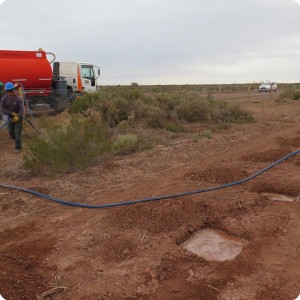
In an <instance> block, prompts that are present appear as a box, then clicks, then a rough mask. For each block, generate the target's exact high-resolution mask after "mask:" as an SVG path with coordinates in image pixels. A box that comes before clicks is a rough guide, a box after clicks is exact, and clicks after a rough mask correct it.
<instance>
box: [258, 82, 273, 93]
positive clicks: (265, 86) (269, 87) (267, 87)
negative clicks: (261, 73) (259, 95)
mask: <svg viewBox="0 0 300 300" xmlns="http://www.w3.org/2000/svg"><path fill="white" fill-rule="evenodd" d="M258 91H259V92H270V91H274V92H276V91H277V83H275V82H265V83H262V84H261V85H260V86H259V88H258Z"/></svg>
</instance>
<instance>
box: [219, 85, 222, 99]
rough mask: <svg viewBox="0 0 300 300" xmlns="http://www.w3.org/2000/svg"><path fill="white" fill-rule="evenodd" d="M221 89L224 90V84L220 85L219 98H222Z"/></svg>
mask: <svg viewBox="0 0 300 300" xmlns="http://www.w3.org/2000/svg"><path fill="white" fill-rule="evenodd" d="M221 90H222V85H221V84H220V85H219V98H221Z"/></svg>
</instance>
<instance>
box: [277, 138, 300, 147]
mask: <svg viewBox="0 0 300 300" xmlns="http://www.w3.org/2000/svg"><path fill="white" fill-rule="evenodd" d="M277 143H278V144H280V145H282V146H285V147H296V148H299V147H300V136H295V137H292V138H282V137H278V138H277Z"/></svg>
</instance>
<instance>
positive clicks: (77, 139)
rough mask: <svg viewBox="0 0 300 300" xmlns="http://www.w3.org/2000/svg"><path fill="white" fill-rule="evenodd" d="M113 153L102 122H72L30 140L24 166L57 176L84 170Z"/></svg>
mask: <svg viewBox="0 0 300 300" xmlns="http://www.w3.org/2000/svg"><path fill="white" fill-rule="evenodd" d="M110 151H111V142H110V138H109V135H108V133H107V130H106V128H105V127H103V125H102V124H101V123H98V124H97V123H96V124H95V122H92V121H91V120H85V121H79V120H75V119H73V120H72V121H71V122H70V124H69V125H67V126H65V127H60V128H58V127H56V126H50V127H49V128H48V129H47V130H46V131H45V133H44V134H43V135H41V136H39V137H37V138H35V139H34V140H33V141H31V143H30V144H29V149H28V151H27V152H26V153H25V156H24V167H25V168H26V169H28V170H30V171H32V172H33V173H42V174H46V175H55V174H58V173H63V172H68V171H70V170H73V169H84V168H86V167H87V166H89V165H91V164H92V162H93V160H94V159H95V157H97V156H99V155H103V154H105V153H109V152H110Z"/></svg>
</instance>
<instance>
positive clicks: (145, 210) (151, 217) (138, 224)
mask: <svg viewBox="0 0 300 300" xmlns="http://www.w3.org/2000/svg"><path fill="white" fill-rule="evenodd" d="M112 219H114V220H117V222H116V223H115V226H117V227H119V228H121V229H122V230H124V229H129V228H139V229H141V230H144V231H147V232H150V233H162V232H170V231H173V230H175V229H177V228H178V227H180V226H188V225H189V224H193V223H197V224H198V226H199V224H201V223H203V222H204V218H203V204H201V203H197V202H196V201H193V200H191V199H189V198H187V197H186V198H175V199H172V200H162V201H157V202H152V203H148V204H141V205H130V206H125V207H121V208H120V209H118V212H116V213H115V214H114V215H113V216H112V218H110V220H112Z"/></svg>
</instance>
